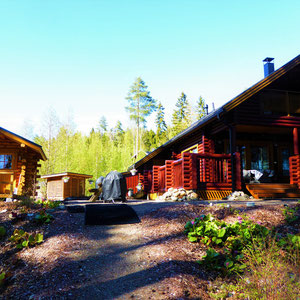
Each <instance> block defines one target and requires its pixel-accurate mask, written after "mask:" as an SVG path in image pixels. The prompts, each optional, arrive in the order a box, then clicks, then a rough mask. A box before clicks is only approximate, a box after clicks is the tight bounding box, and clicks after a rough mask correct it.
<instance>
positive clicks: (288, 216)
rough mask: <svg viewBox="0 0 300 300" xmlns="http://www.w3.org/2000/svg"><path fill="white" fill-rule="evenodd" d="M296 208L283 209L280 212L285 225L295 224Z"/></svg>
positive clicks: (296, 217)
mask: <svg viewBox="0 0 300 300" xmlns="http://www.w3.org/2000/svg"><path fill="white" fill-rule="evenodd" d="M298 209H299V208H298V207H295V208H291V207H288V206H287V207H285V208H284V209H283V210H282V213H283V215H284V218H285V221H286V222H287V223H289V224H290V223H293V222H295V221H296V220H297V219H298V215H297V213H298Z"/></svg>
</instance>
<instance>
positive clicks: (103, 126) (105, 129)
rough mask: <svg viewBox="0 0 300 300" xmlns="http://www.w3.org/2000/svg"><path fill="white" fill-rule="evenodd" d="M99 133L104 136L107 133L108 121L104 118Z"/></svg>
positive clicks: (101, 120) (100, 123) (100, 122)
mask: <svg viewBox="0 0 300 300" xmlns="http://www.w3.org/2000/svg"><path fill="white" fill-rule="evenodd" d="M99 131H100V133H101V134H102V135H103V134H104V133H106V132H107V121H106V118H105V117H104V116H102V117H101V119H100V121H99Z"/></svg>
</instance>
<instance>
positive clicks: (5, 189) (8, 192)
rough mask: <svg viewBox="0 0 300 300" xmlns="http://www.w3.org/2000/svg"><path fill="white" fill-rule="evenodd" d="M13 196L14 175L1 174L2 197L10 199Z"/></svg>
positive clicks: (0, 187)
mask: <svg viewBox="0 0 300 300" xmlns="http://www.w3.org/2000/svg"><path fill="white" fill-rule="evenodd" d="M12 194H13V175H12V174H0V197H8V196H12Z"/></svg>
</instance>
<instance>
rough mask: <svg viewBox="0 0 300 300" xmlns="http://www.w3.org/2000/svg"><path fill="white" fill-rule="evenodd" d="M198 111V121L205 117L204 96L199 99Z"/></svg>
mask: <svg viewBox="0 0 300 300" xmlns="http://www.w3.org/2000/svg"><path fill="white" fill-rule="evenodd" d="M196 110H197V118H198V119H201V118H203V117H204V116H205V100H204V99H203V98H202V96H200V97H199V99H198V102H197V108H196Z"/></svg>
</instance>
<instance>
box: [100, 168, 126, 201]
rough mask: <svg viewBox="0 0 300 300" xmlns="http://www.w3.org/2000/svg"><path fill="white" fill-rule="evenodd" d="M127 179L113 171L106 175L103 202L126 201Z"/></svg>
mask: <svg viewBox="0 0 300 300" xmlns="http://www.w3.org/2000/svg"><path fill="white" fill-rule="evenodd" d="M126 192H127V186H126V179H125V177H124V176H123V175H122V174H121V173H119V172H117V171H111V172H110V173H108V174H107V175H106V177H105V178H104V180H103V183H102V197H103V200H113V201H114V200H116V201H126Z"/></svg>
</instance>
